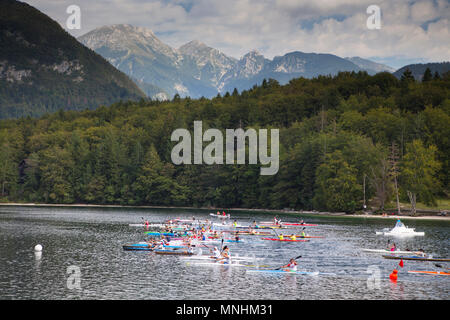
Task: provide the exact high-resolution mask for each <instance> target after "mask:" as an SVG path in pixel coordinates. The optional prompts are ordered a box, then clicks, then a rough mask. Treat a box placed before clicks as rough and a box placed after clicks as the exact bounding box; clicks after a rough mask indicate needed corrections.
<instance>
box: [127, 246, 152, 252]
mask: <svg viewBox="0 0 450 320" xmlns="http://www.w3.org/2000/svg"><path fill="white" fill-rule="evenodd" d="M122 247H123V250H126V251H153V248H150V247H149V246H146V247H144V246H134V245H125V246H122Z"/></svg>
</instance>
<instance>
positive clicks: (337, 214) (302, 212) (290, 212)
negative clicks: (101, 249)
mask: <svg viewBox="0 0 450 320" xmlns="http://www.w3.org/2000/svg"><path fill="white" fill-rule="evenodd" d="M8 206H11V207H55V208H56V207H67V208H127V209H179V210H202V211H206V210H210V211H214V212H215V211H216V210H219V211H222V210H226V211H234V212H258V213H267V214H286V215H293V216H297V215H298V216H301V215H308V216H321V217H347V218H366V219H367V218H369V219H370V218H376V219H394V220H397V219H411V220H441V221H450V216H437V215H419V216H414V217H413V216H408V215H400V216H399V215H388V216H384V217H383V216H382V215H379V214H377V215H374V214H368V213H366V214H346V213H345V212H320V211H306V210H282V209H280V210H274V209H250V208H228V209H226V208H208V207H198V208H196V207H172V206H131V205H116V204H110V205H108V204H105V205H103V204H52V203H48V204H47V203H15V202H9V203H0V207H8Z"/></svg>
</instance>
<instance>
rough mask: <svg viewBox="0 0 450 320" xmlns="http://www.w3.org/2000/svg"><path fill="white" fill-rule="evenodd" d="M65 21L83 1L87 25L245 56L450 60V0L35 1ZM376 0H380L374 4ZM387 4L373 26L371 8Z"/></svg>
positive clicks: (33, 2)
mask: <svg viewBox="0 0 450 320" xmlns="http://www.w3.org/2000/svg"><path fill="white" fill-rule="evenodd" d="M26 2H27V3H29V4H31V5H33V6H35V7H36V8H38V9H39V10H41V11H43V12H44V13H46V14H48V15H49V16H50V17H52V18H53V19H55V20H57V21H58V22H60V23H61V24H65V20H66V19H67V14H66V13H65V9H66V8H67V6H69V5H71V4H77V5H79V6H80V7H81V12H82V28H83V29H82V30H81V31H78V32H74V31H72V30H69V32H71V33H72V34H74V35H75V36H79V35H81V34H84V33H86V32H88V31H90V30H92V29H94V28H96V27H100V26H103V25H110V24H122V23H127V24H131V25H136V26H141V27H147V28H150V29H152V30H153V31H154V32H155V34H156V35H158V36H159V38H160V39H161V40H162V41H164V42H166V43H168V44H169V45H171V46H173V47H179V46H180V45H182V44H184V43H186V42H188V41H190V40H193V39H197V40H200V41H202V42H204V43H206V44H208V45H209V46H212V47H215V48H217V49H219V50H221V51H223V52H224V53H226V54H228V55H231V56H234V57H237V58H239V57H240V56H242V55H244V54H245V53H247V52H248V51H249V50H251V49H258V51H260V52H261V53H263V54H264V55H265V56H267V57H268V58H272V57H273V56H275V55H283V54H285V53H287V52H289V51H294V50H298V51H305V52H324V53H334V54H337V55H339V56H361V57H379V58H380V59H383V58H387V59H389V57H404V58H405V59H412V58H424V59H425V60H429V61H442V60H450V52H449V50H450V49H449V47H450V46H449V41H448V39H449V38H450V37H449V20H450V3H449V1H448V0H378V1H373V0H360V1H353V0H335V1H330V0H227V1H223V0H195V1H193V0H173V1H170V0H152V1H144V0H102V1H91V0H60V1H53V0H28V1H26ZM374 2H375V3H374ZM371 4H377V5H379V6H380V8H381V11H382V21H381V23H382V28H381V30H368V29H367V27H366V20H367V18H368V15H367V13H366V8H367V7H368V6H369V5H371Z"/></svg>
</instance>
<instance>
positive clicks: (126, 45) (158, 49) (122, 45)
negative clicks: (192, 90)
mask: <svg viewBox="0 0 450 320" xmlns="http://www.w3.org/2000/svg"><path fill="white" fill-rule="evenodd" d="M78 40H79V41H81V42H82V43H83V44H84V45H86V46H87V47H89V48H91V49H93V50H97V49H99V48H102V47H107V48H108V49H109V50H116V51H128V52H130V53H133V54H134V55H138V56H147V57H156V56H157V55H158V54H162V55H165V56H168V57H170V58H171V59H173V60H174V61H178V60H180V54H179V53H178V52H177V51H176V50H175V49H173V48H172V47H170V46H168V45H167V44H165V43H164V42H162V41H161V40H159V39H158V38H157V37H156V36H155V34H154V33H153V31H152V30H150V29H147V28H143V27H135V26H131V25H128V24H116V25H111V26H104V27H100V28H97V29H94V30H92V31H90V32H88V33H86V34H85V35H82V36H81V37H79V38H78Z"/></svg>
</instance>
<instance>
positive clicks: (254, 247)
mask: <svg viewBox="0 0 450 320" xmlns="http://www.w3.org/2000/svg"><path fill="white" fill-rule="evenodd" d="M208 213H209V212H208V211H202V210H181V209H176V210H175V209H171V210H169V209H167V210H163V209H123V208H120V209H119V208H67V207H28V206H24V207H12V206H11V207H9V206H8V207H0V299H194V300H204V299H289V300H290V299H389V300H390V299H399V300H401V299H439V300H447V299H449V291H450V279H449V277H448V276H432V275H418V274H411V273H407V271H408V270H439V271H444V269H442V268H438V267H436V266H435V264H436V263H433V262H418V261H404V267H403V268H400V267H399V266H398V264H399V260H388V259H384V258H382V256H381V254H374V253H365V252H362V251H361V249H362V248H376V249H383V248H385V247H386V244H387V240H388V239H390V240H391V241H394V242H396V244H397V246H398V247H399V248H400V249H406V248H409V249H419V248H422V249H424V250H425V252H428V253H430V254H432V255H433V256H434V257H444V258H449V256H450V250H449V247H450V246H449V244H450V242H449V235H450V233H449V232H450V222H448V221H425V220H406V219H405V220H404V221H403V222H404V223H405V225H407V226H408V227H413V228H416V231H424V232H425V236H424V237H413V238H409V239H395V238H391V237H385V236H378V235H375V232H376V231H381V230H382V229H383V228H392V227H393V226H394V224H395V220H391V219H373V218H372V219H370V218H367V219H366V218H364V219H362V218H349V217H324V216H308V215H304V216H302V217H303V219H304V220H305V221H306V222H308V223H315V224H318V225H319V226H317V227H307V228H306V230H305V231H306V232H307V233H308V234H310V235H313V236H324V237H325V238H323V239H311V241H310V242H296V243H288V242H276V241H264V240H261V239H260V237H259V236H242V238H243V239H244V241H245V242H244V243H230V244H228V245H229V247H230V248H231V253H232V255H235V256H236V255H245V256H255V257H258V258H263V259H262V260H255V261H250V262H248V263H249V264H255V263H257V264H259V265H262V267H261V268H268V267H274V268H276V267H279V266H281V265H283V264H286V263H287V262H288V261H289V258H292V257H296V256H299V255H302V257H301V258H300V259H298V262H299V269H300V270H306V271H321V272H328V273H335V274H336V275H335V276H330V275H326V276H325V275H324V276H322V275H319V276H307V275H293V274H255V273H246V270H247V269H250V268H249V267H226V266H199V265H192V264H187V263H186V260H183V259H181V258H180V257H178V256H162V255H156V254H154V253H152V252H144V251H143V252H139V251H124V250H123V249H122V245H124V244H130V243H136V242H140V241H143V240H144V238H145V237H144V233H143V228H138V227H130V226H129V224H132V223H140V222H142V217H144V218H146V219H148V220H149V221H154V222H156V221H163V220H165V219H168V218H191V217H192V216H195V217H196V218H200V219H207V218H211V217H210V216H209V215H208ZM231 214H232V218H233V219H234V218H236V219H237V220H238V222H241V223H244V224H245V223H251V222H252V221H253V220H256V221H262V220H263V221H267V220H271V219H272V218H273V214H264V213H254V212H239V213H231ZM278 216H279V217H280V218H281V219H282V220H283V221H288V220H291V221H292V220H294V218H293V217H292V216H287V215H286V216H283V215H282V214H280V215H278ZM300 229H301V228H300ZM300 229H297V230H296V231H300ZM294 230H295V229H287V230H283V231H282V232H283V233H291V232H293V231H294ZM277 232H278V233H280V231H279V230H278V231H277ZM297 233H298V232H297ZM36 244H41V245H42V246H43V252H42V254H41V255H36V254H35V253H34V251H33V248H34V246H35V245H36ZM219 245H220V243H219ZM438 264H440V265H441V266H443V267H447V268H448V267H450V265H449V263H448V262H438ZM71 268H72V269H71ZM394 268H397V269H398V270H399V278H398V281H397V283H392V282H391V281H390V280H389V274H390V273H391V272H392V270H393V269H394ZM73 270H75V271H77V270H78V271H79V275H80V277H79V278H75V276H76V273H72V272H73ZM377 272H379V275H380V278H379V279H380V280H379V281H377V280H374V279H375V278H371V277H374V276H375V275H376V274H377ZM77 281H79V282H77ZM77 284H79V286H77Z"/></svg>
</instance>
